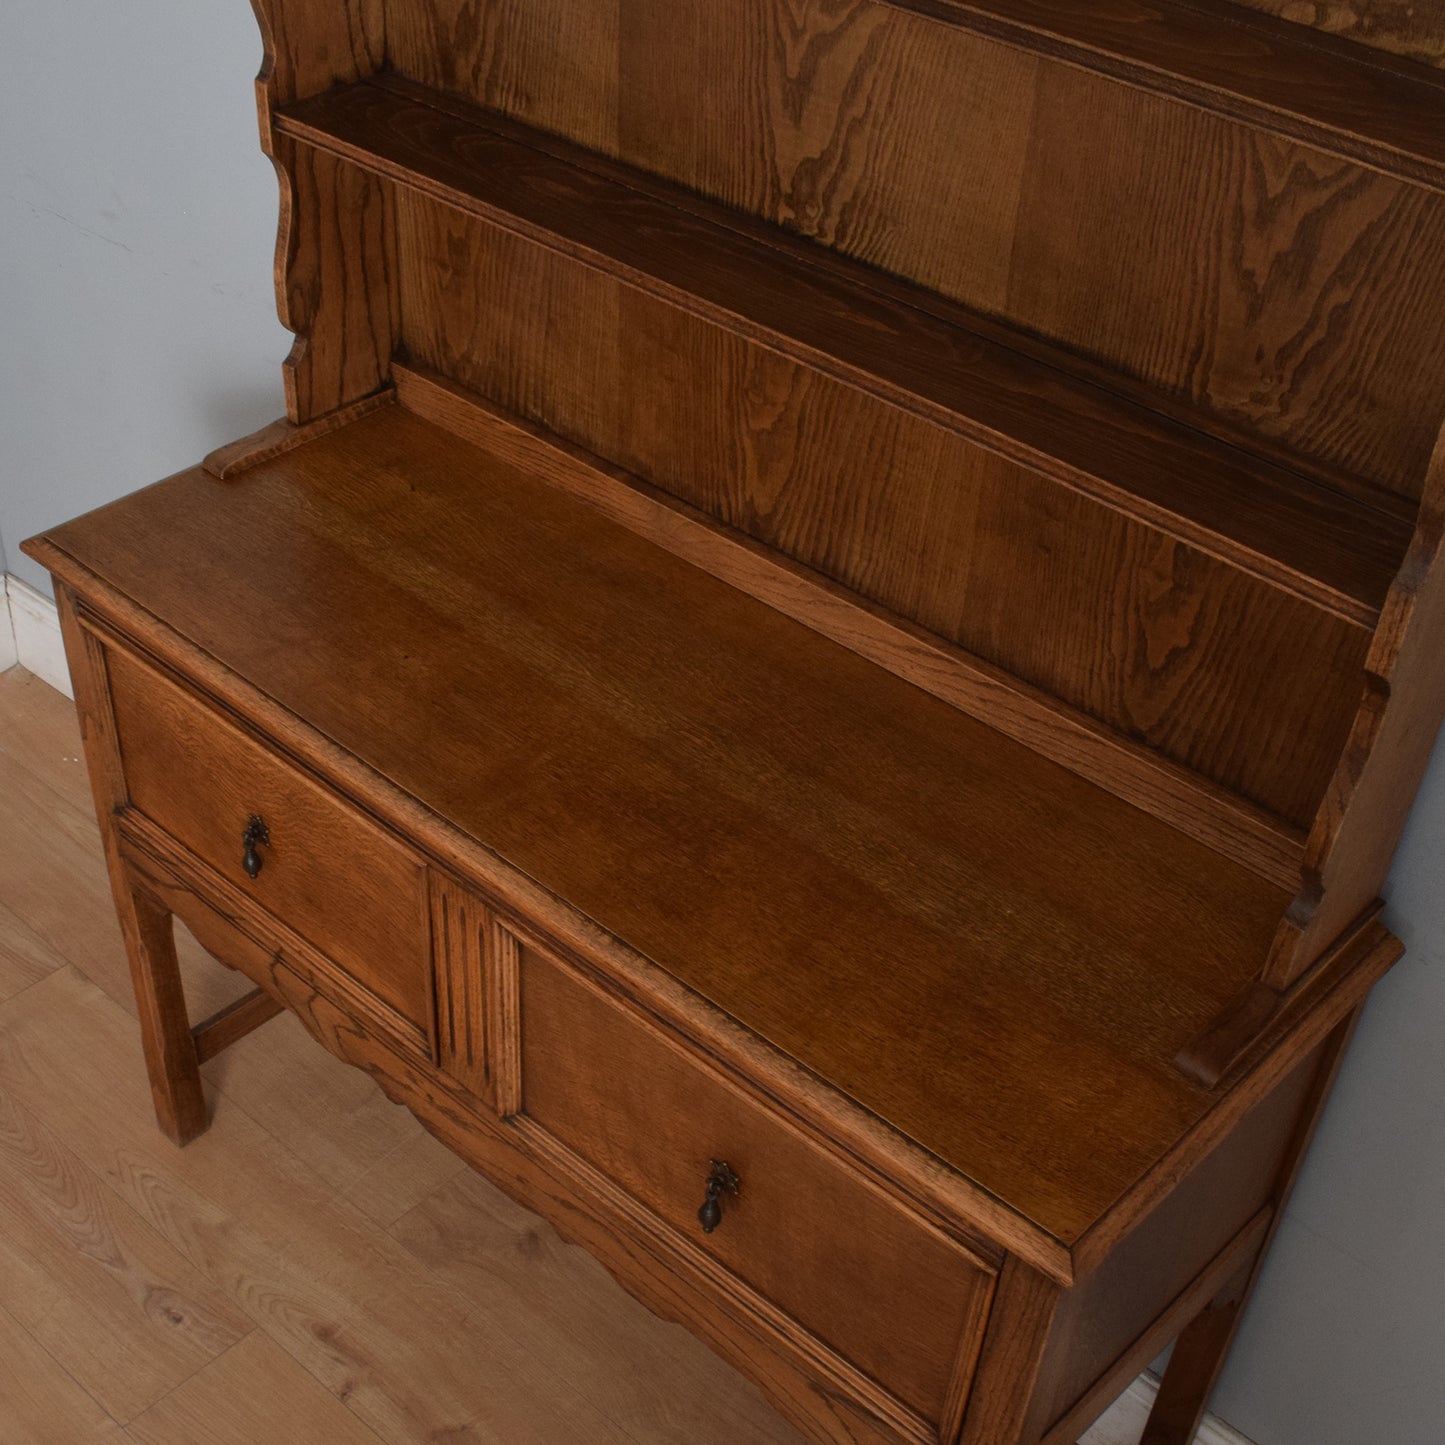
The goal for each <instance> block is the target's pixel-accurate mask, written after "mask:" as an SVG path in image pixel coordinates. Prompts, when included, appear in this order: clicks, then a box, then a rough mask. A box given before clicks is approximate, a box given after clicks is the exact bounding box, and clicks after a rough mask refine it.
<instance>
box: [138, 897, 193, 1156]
mask: <svg viewBox="0 0 1445 1445" xmlns="http://www.w3.org/2000/svg"><path fill="white" fill-rule="evenodd" d="M115 891H116V903H117V906H118V910H119V913H120V925H121V931H122V932H123V933H124V935H125V950H126V954H127V955H128V957H129V959H130V976H131V982H132V983H133V984H134V985H135V1001H136V1008H137V1011H138V1012H139V1014H140V1032H141V1044H142V1046H143V1047H144V1049H145V1061H146V1072H147V1073H148V1074H149V1075H150V1085H151V1098H152V1100H153V1101H154V1103H155V1110H156V1123H158V1124H159V1125H160V1127H161V1132H162V1133H163V1134H165V1135H166V1137H167V1138H168V1139H170V1140H172V1141H173V1142H174V1143H176V1144H189V1143H190V1142H191V1140H192V1139H194V1138H195V1137H196V1136H197V1135H198V1134H201V1133H204V1132H205V1129H206V1126H207V1124H208V1123H209V1122H210V1119H209V1117H208V1115H207V1111H206V1096H205V1092H204V1090H203V1088H202V1085H201V1069H200V1064H199V1063H198V1061H197V1059H196V1043H195V1039H194V1037H193V1036H192V1034H191V1024H190V1019H189V1017H188V1016H187V1013H186V997H185V991H184V989H183V988H182V986H181V968H180V963H179V961H178V960H177V958H176V940H175V933H174V931H173V929H172V925H171V915H170V913H169V912H168V911H167V910H166V909H164V908H162V907H161V906H160V905H159V904H158V903H156V902H155V901H154V900H153V899H152V898H150V897H149V896H148V895H147V894H145V893H142V892H140V891H138V890H136V889H134V888H131V887H129V886H124V885H123V886H120V887H117V889H116V890H115Z"/></svg>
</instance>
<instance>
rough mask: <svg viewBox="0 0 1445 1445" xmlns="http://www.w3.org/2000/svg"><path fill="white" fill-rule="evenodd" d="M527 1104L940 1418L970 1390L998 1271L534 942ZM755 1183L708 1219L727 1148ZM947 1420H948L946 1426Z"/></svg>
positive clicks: (561, 1136)
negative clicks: (713, 1221) (711, 1190)
mask: <svg viewBox="0 0 1445 1445" xmlns="http://www.w3.org/2000/svg"><path fill="white" fill-rule="evenodd" d="M521 1032H522V1080H523V1112H524V1113H525V1115H526V1116H527V1117H528V1118H529V1119H530V1120H531V1121H532V1123H533V1124H534V1125H537V1126H540V1127H542V1128H543V1129H545V1130H546V1132H547V1133H548V1134H550V1135H551V1136H553V1137H554V1138H556V1139H558V1140H560V1141H561V1142H562V1143H564V1144H565V1145H567V1146H568V1148H570V1149H571V1150H573V1151H574V1152H575V1153H577V1154H579V1155H581V1156H582V1157H583V1158H584V1159H585V1160H587V1161H588V1162H589V1163H590V1164H592V1165H593V1166H595V1167H596V1168H598V1169H599V1170H601V1171H602V1172H603V1173H604V1174H606V1175H608V1176H609V1177H610V1178H612V1179H613V1180H614V1181H615V1182H616V1183H617V1184H619V1185H621V1186H622V1187H623V1188H624V1189H626V1190H627V1191H628V1192H629V1193H630V1194H631V1195H632V1196H633V1197H634V1198H636V1199H637V1200H639V1201H641V1202H642V1203H643V1204H645V1205H646V1206H648V1208H649V1209H651V1210H652V1211H653V1212H654V1213H655V1214H656V1215H658V1216H660V1218H661V1219H662V1220H664V1221H665V1222H666V1223H667V1224H669V1225H671V1226H673V1227H674V1228H675V1229H677V1230H680V1231H682V1232H684V1233H685V1234H687V1235H688V1236H690V1237H691V1238H693V1239H695V1240H696V1241H697V1243H698V1244H699V1245H701V1246H702V1247H703V1248H705V1249H706V1250H707V1251H708V1252H709V1253H710V1254H711V1255H713V1257H714V1258H715V1259H716V1260H718V1261H719V1262H720V1263H722V1264H723V1265H725V1266H726V1267H727V1268H728V1269H729V1270H731V1271H732V1272H733V1273H734V1274H735V1275H737V1276H738V1277H739V1278H740V1279H742V1280H745V1281H746V1282H747V1283H748V1284H749V1285H751V1286H752V1287H753V1289H755V1290H756V1291H757V1292H758V1293H759V1294H761V1295H763V1296H764V1297H766V1298H767V1299H768V1300H770V1301H771V1302H772V1303H773V1304H775V1305H777V1306H778V1307H780V1308H781V1309H782V1310H783V1311H784V1312H785V1313H786V1314H788V1315H790V1316H791V1317H792V1318H793V1319H795V1320H796V1321H797V1322H798V1323H800V1324H801V1325H803V1326H804V1327H805V1328H806V1329H807V1330H808V1331H809V1332H810V1333H811V1334H812V1335H814V1336H815V1337H816V1338H818V1339H819V1340H821V1341H823V1342H824V1343H825V1344H826V1345H828V1346H829V1347H830V1348H831V1349H832V1350H833V1351H834V1352H836V1354H838V1355H841V1356H842V1357H843V1358H844V1359H845V1360H847V1361H848V1362H850V1363H851V1364H852V1365H854V1366H856V1367H857V1368H858V1369H859V1370H861V1371H862V1372H863V1373H864V1374H866V1375H868V1376H870V1377H871V1378H872V1379H873V1380H874V1381H876V1382H877V1383H878V1384H880V1385H882V1386H883V1387H884V1388H885V1389H886V1390H887V1391H889V1392H890V1393H891V1394H893V1395H894V1396H895V1397H896V1398H897V1399H899V1400H901V1401H902V1402H903V1403H904V1404H905V1405H907V1406H908V1407H909V1408H910V1409H911V1410H912V1411H914V1412H916V1414H918V1415H920V1416H922V1417H923V1419H924V1420H926V1421H928V1422H930V1423H931V1424H932V1425H933V1426H934V1427H935V1428H937V1427H938V1426H940V1425H944V1424H946V1422H945V1419H944V1417H945V1415H947V1414H949V1413H951V1411H950V1402H952V1405H953V1407H954V1408H956V1406H957V1404H958V1403H959V1402H960V1401H961V1398H962V1391H963V1389H964V1388H965V1387H966V1383H967V1381H966V1379H961V1378H959V1377H960V1376H967V1375H968V1374H969V1373H971V1370H972V1367H973V1363H974V1359H975V1356H976V1349H977V1344H978V1339H979V1335H980V1332H981V1328H982V1324H983V1319H984V1316H985V1313H986V1310H987V1307H988V1304H989V1301H990V1299H991V1297H992V1284H993V1277H992V1275H991V1273H990V1272H989V1271H988V1270H987V1269H986V1268H985V1267H984V1266H983V1265H982V1264H981V1263H980V1262H979V1261H978V1260H977V1259H976V1258H975V1257H974V1256H973V1255H972V1254H971V1253H970V1252H969V1251H968V1250H967V1249H965V1248H964V1247H963V1246H962V1245H961V1244H959V1243H957V1242H956V1241H954V1240H952V1239H950V1238H949V1237H948V1236H947V1235H945V1234H944V1233H943V1232H941V1231H940V1230H938V1229H936V1228H934V1227H933V1226H932V1225H930V1224H928V1223H927V1222H925V1221H924V1220H923V1219H922V1218H921V1217H919V1216H917V1215H915V1214H914V1213H912V1212H911V1211H910V1210H909V1209H907V1208H906V1207H905V1206H903V1205H902V1204H900V1203H899V1202H897V1201H895V1200H894V1199H892V1198H890V1197H889V1196H888V1195H886V1194H885V1193H884V1192H883V1191H882V1190H881V1189H879V1188H877V1187H876V1186H874V1185H873V1184H871V1183H869V1182H868V1181H866V1180H865V1179H864V1178H862V1177H861V1176H860V1175H859V1174H858V1173H857V1172H855V1171H854V1170H853V1169H852V1168H850V1167H849V1165H848V1164H847V1163H845V1162H844V1161H843V1160H841V1159H839V1158H837V1157H836V1156H834V1155H832V1154H830V1153H828V1152H826V1151H825V1150H824V1149H823V1148H822V1147H820V1146H819V1145H817V1144H814V1143H813V1142H811V1141H810V1140H808V1139H807V1138H805V1137H804V1136H803V1135H802V1134H801V1133H800V1132H798V1131H797V1130H796V1129H795V1128H794V1127H793V1126H792V1125H790V1124H788V1123H786V1122H785V1121H784V1120H783V1119H781V1118H780V1117H778V1116H776V1115H774V1114H772V1113H771V1112H769V1111H768V1110H767V1109H766V1108H764V1106H763V1105H761V1104H760V1103H758V1102H757V1101H755V1100H754V1099H753V1098H752V1097H751V1096H749V1095H748V1094H746V1093H744V1092H743V1091H742V1090H741V1089H740V1088H738V1087H737V1086H735V1085H734V1084H733V1083H731V1082H730V1081H729V1080H728V1079H726V1078H725V1077H724V1076H723V1075H722V1074H721V1073H719V1072H717V1071H716V1070H715V1069H714V1068H713V1067H711V1066H710V1065H708V1064H707V1063H705V1062H703V1061H702V1060H701V1059H700V1058H698V1057H696V1056H694V1055H693V1054H692V1053H691V1052H690V1051H689V1049H688V1047H687V1046H686V1044H685V1043H684V1042H683V1041H681V1040H679V1039H677V1038H676V1037H675V1036H673V1035H672V1034H671V1033H670V1032H668V1031H666V1030H665V1029H664V1028H663V1027H662V1026H660V1025H657V1024H655V1023H654V1022H653V1021H651V1020H647V1019H644V1018H643V1016H642V1015H640V1014H639V1013H637V1012H634V1011H633V1010H631V1009H630V1008H627V1007H626V1006H623V1005H621V1004H619V1003H616V1002H614V1001H613V1000H612V999H611V998H609V997H608V996H606V995H605V994H603V993H602V992H601V991H600V990H599V989H597V988H596V987H595V986H594V985H593V984H591V983H590V982H588V981H586V980H585V979H584V978H583V977H582V975H581V974H579V973H577V972H576V971H574V970H573V969H571V968H570V967H569V966H567V965H565V964H563V963H560V962H558V961H557V960H556V959H554V958H552V957H550V956H548V955H546V954H543V953H541V952H540V951H538V950H536V949H534V948H529V947H526V946H523V948H522V950H521ZM713 1160H717V1161H719V1162H725V1163H726V1164H728V1165H729V1166H730V1167H731V1169H732V1170H733V1171H735V1173H736V1175H737V1178H738V1180H739V1188H738V1193H737V1195H736V1196H733V1195H731V1194H728V1193H724V1194H722V1195H720V1198H719V1202H720V1204H721V1208H722V1218H721V1223H720V1224H718V1226H717V1227H716V1229H715V1230H714V1231H713V1232H712V1233H710V1234H709V1233H705V1232H704V1231H703V1229H702V1226H701V1223H700V1222H699V1219H698V1209H699V1206H701V1205H702V1204H703V1202H704V1198H705V1193H706V1181H707V1179H708V1175H709V1173H710V1168H711V1162H712V1161H713ZM930 1433H932V1432H930Z"/></svg>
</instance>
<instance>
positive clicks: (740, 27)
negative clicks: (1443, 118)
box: [386, 0, 1445, 496]
mask: <svg viewBox="0 0 1445 1445" xmlns="http://www.w3.org/2000/svg"><path fill="white" fill-rule="evenodd" d="M386 43H387V52H388V60H389V62H390V63H391V64H392V65H393V66H394V67H395V68H396V69H397V70H399V71H400V72H401V73H402V74H404V75H406V76H408V77H410V78H412V79H414V80H418V81H420V82H423V83H425V84H428V85H432V86H436V87H439V88H442V89H445V90H449V91H453V92H456V93H458V94H461V95H465V96H468V97H470V98H472V99H475V100H477V101H480V102H481V103H483V104H485V105H489V106H493V107H495V108H497V109H500V110H503V111H506V112H508V113H509V114H512V115H515V116H517V117H519V118H521V119H523V120H525V121H527V122H529V123H531V124H534V125H537V126H540V127H542V128H544V129H548V130H551V131H555V132H558V133H561V134H564V135H566V136H568V137H570V138H571V139H573V140H576V141H578V142H580V143H581V144H584V145H587V146H590V147H592V148H594V149H597V150H600V151H603V152H606V153H607V154H609V155H612V156H616V157H619V158H621V159H623V160H625V161H627V162H629V163H632V164H635V165H639V166H642V167H644V168H646V169H648V170H650V171H654V172H656V173H659V174H661V175H665V176H668V177H670V178H672V179H675V180H677V181H680V182H682V183H683V184H685V185H687V186H690V187H693V188H695V189H697V190H699V191H702V192H704V193H706V194H708V195H710V196H713V197H716V198H718V199H720V200H722V201H724V202H726V203H728V204H730V205H734V206H737V207H740V208H742V209H744V210H747V211H750V212H754V213H756V214H758V215H761V216H763V217H766V218H768V219H769V220H772V221H776V222H778V223H780V224H782V225H785V226H788V227H790V228H792V229H793V230H796V231H798V232H801V233H802V234H804V235H807V236H809V237H812V238H814V239H816V240H818V241H820V242H822V243H824V244H826V245H829V246H833V247H836V248H837V249H839V250H841V251H844V252H847V253H849V254H850V255H853V256H856V257H858V258H860V259H862V260H864V261H868V262H870V263H873V264H875V265H878V266H880V267H883V268H884V269H886V270H889V271H893V272H896V273H899V274H901V275H905V276H907V277H910V278H911V279H913V280H916V281H919V282H921V283H922V284H924V285H925V286H928V287H930V288H933V289H936V290H938V291H940V292H943V293H945V294H947V295H949V296H952V297H955V298H958V299H960V300H962V301H964V302H967V303H968V304H970V305H973V306H976V307H978V308H980V309H982V310H985V311H988V312H990V313H993V314H995V315H998V316H1002V317H1004V318H1006V319H1007V320H1009V321H1011V322H1013V323H1015V324H1017V325H1018V326H1020V327H1022V328H1024V329H1025V330H1028V331H1031V332H1035V333H1038V334H1040V335H1043V336H1046V337H1049V338H1052V339H1054V340H1057V341H1060V342H1062V343H1064V344H1065V345H1066V346H1068V347H1069V348H1071V349H1073V350H1075V351H1077V352H1079V353H1082V354H1084V355H1087V356H1088V357H1091V358H1094V359H1096V360H1098V361H1101V362H1103V363H1105V364H1107V365H1108V366H1110V367H1112V368H1117V369H1118V370H1119V371H1120V372H1122V373H1124V374H1125V375H1127V376H1128V377H1131V378H1133V379H1135V380H1136V381H1139V382H1143V383H1146V384H1148V385H1149V386H1150V387H1153V388H1156V389H1157V390H1158V391H1159V392H1161V393H1163V394H1165V395H1166V396H1168V397H1171V398H1173V399H1174V400H1175V401H1176V402H1178V403H1180V404H1184V405H1187V406H1195V407H1199V408H1203V409H1204V414H1206V415H1212V416H1214V417H1215V418H1217V419H1219V420H1221V421H1223V422H1224V423H1225V424H1227V425H1228V426H1230V427H1243V428H1247V429H1249V430H1251V431H1253V432H1256V433H1258V434H1259V435H1260V436H1261V437H1263V438H1265V439H1268V440H1269V441H1272V442H1274V443H1277V444H1279V445H1281V446H1283V447H1285V448H1286V449H1288V450H1293V451H1296V452H1298V453H1299V454H1300V455H1302V456H1306V457H1309V458H1313V459H1315V460H1316V461H1317V462H1318V463H1320V464H1321V465H1322V466H1324V467H1325V468H1326V469H1339V470H1341V471H1346V472H1349V473H1351V474H1354V475H1359V476H1363V477H1367V478H1370V479H1372V480H1374V481H1377V482H1379V483H1380V484H1382V485H1384V486H1387V487H1389V488H1391V489H1392V490H1394V491H1396V492H1399V493H1402V494H1405V495H1410V496H1418V494H1419V487H1420V483H1421V478H1422V477H1423V474H1424V471H1425V465H1426V462H1427V459H1428V456H1429V451H1430V447H1431V445H1432V443H1433V441H1434V438H1435V435H1436V433H1437V432H1438V430H1439V426H1440V423H1441V419H1442V416H1445V386H1442V384H1441V381H1440V378H1441V376H1442V374H1445V197H1442V196H1439V195H1433V194H1431V193H1429V192H1426V191H1423V190H1419V189H1416V188H1413V187H1410V186H1407V185H1404V184H1402V183H1400V182H1397V181H1393V180H1390V179H1387V178H1385V177H1383V176H1380V175H1378V174H1375V173H1374V172H1371V171H1367V170H1364V169H1362V168H1360V167H1357V166H1355V165H1352V164H1350V163H1348V162H1344V161H1340V160H1337V159H1333V158H1330V157H1326V156H1324V155H1322V154H1320V153H1318V152H1316V151H1313V150H1310V149H1309V148H1307V147H1305V146H1302V145H1299V144H1296V143H1293V142H1289V141H1284V140H1280V139H1275V138H1270V137H1267V136H1263V135H1260V134H1258V133H1256V132H1255V131H1253V130H1251V129H1250V128H1249V127H1247V126H1244V125H1241V124H1238V123H1236V122H1233V121H1230V120H1226V119H1223V118H1221V117H1219V116H1212V115H1209V114H1206V113H1205V112H1203V111H1201V110H1197V109H1194V108H1191V107H1188V106H1183V105H1179V104H1177V103H1175V102H1172V101H1170V100H1168V99H1166V98H1163V97H1161V96H1158V95H1153V94H1148V93H1145V92H1142V91H1138V90H1133V89H1130V88H1129V87H1127V86H1123V85H1119V84H1118V83H1116V82H1114V81H1111V80H1109V79H1107V78H1105V77H1102V76H1098V75H1094V74H1090V73H1087V72H1084V71H1082V70H1078V69H1075V68H1073V67H1070V66H1067V65H1063V64H1061V63H1057V62H1054V61H1050V60H1047V59H1041V58H1039V57H1035V56H1030V55H1027V54H1025V53H1023V52H1022V51H1019V50H1015V49H1011V48H1009V47H1007V46H1004V45H1001V44H999V43H997V42H995V41H991V40H986V39H983V38H981V37H979V36H976V35H971V34H968V33H966V32H965V31H963V30H960V29H957V28H954V27H951V26H948V25H945V24H942V23H940V22H938V21H935V20H931V19H928V18H926V17H924V16H921V15H918V14H914V13H911V12H910V11H908V10H906V9H899V8H895V7H892V6H888V5H884V4H880V3H877V0H714V3H710V4H707V5H703V4H699V3H691V4H678V3H677V0H612V3H608V4H597V3H595V0H529V3H526V4H522V3H519V0H436V3H433V4H429V5H426V6H417V5H410V4H405V5H401V4H396V3H395V0H393V3H392V13H389V15H388V22H387V39H386ZM657 54H666V55H667V56H668V64H666V65H657V64H655V63H654V62H653V61H652V60H650V59H648V57H649V56H655V55H657Z"/></svg>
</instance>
